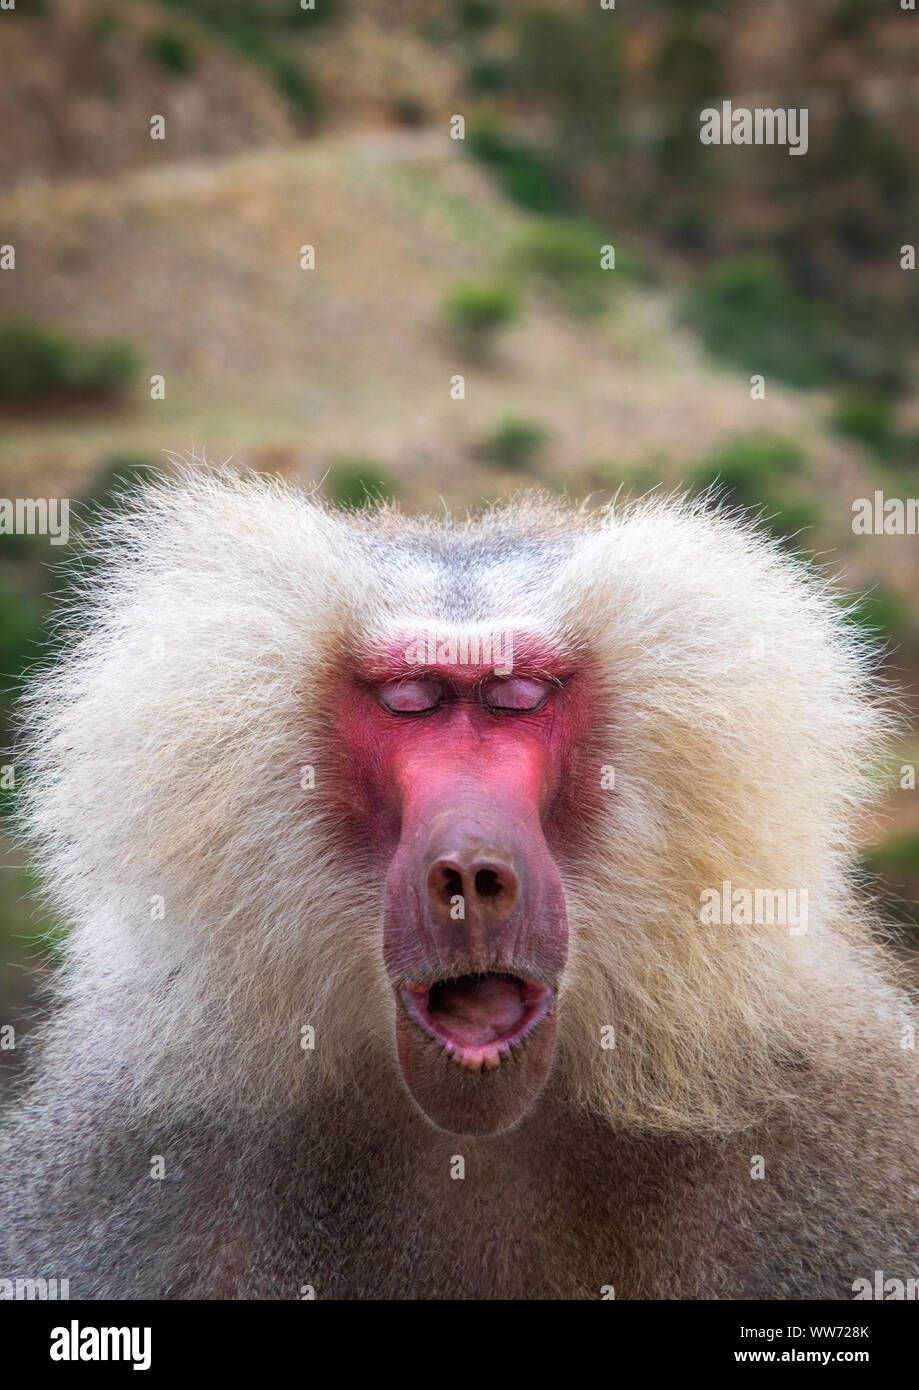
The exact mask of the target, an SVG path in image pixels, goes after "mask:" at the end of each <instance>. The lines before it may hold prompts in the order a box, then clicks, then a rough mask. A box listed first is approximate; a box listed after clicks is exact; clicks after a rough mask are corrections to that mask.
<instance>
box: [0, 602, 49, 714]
mask: <svg viewBox="0 0 919 1390" xmlns="http://www.w3.org/2000/svg"><path fill="white" fill-rule="evenodd" d="M42 616H43V615H42V606H41V604H40V603H39V601H38V600H37V599H34V598H32V597H31V596H30V595H28V594H23V593H21V592H19V591H17V590H13V589H10V588H7V587H6V586H5V585H2V584H0V703H6V702H7V700H8V699H9V697H10V694H11V687H12V688H13V692H14V691H15V687H16V685H17V684H18V682H19V679H20V677H21V676H22V674H23V672H24V671H25V670H27V668H28V667H29V666H30V665H31V664H32V662H33V661H35V659H36V658H37V657H38V655H39V647H38V643H39V641H40V639H41V635H42Z"/></svg>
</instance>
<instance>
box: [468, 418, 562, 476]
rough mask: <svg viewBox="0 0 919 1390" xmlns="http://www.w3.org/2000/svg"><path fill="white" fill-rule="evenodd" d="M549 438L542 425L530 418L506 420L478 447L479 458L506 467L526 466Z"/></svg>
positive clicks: (517, 467)
mask: <svg viewBox="0 0 919 1390" xmlns="http://www.w3.org/2000/svg"><path fill="white" fill-rule="evenodd" d="M548 438H549V434H548V431H547V430H545V429H543V427H542V425H537V424H534V423H533V422H532V421H530V420H504V421H503V422H502V423H501V424H500V425H499V426H498V428H497V429H496V430H495V432H494V433H493V434H491V435H489V437H488V438H487V439H484V440H483V441H482V443H481V444H480V445H479V446H478V448H477V449H476V453H477V454H478V456H479V458H482V459H488V460H489V461H490V462H492V463H500V464H503V465H504V467H505V468H511V469H519V468H526V467H527V466H528V465H529V464H532V463H533V461H534V459H535V457H536V455H537V454H538V453H539V451H540V450H541V449H542V448H543V446H544V445H545V444H546V442H547V440H548Z"/></svg>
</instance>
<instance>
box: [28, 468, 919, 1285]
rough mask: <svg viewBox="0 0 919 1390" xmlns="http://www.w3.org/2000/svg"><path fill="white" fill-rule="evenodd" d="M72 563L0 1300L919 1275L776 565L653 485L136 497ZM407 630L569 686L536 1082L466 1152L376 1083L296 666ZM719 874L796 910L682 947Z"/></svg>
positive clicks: (828, 694)
mask: <svg viewBox="0 0 919 1390" xmlns="http://www.w3.org/2000/svg"><path fill="white" fill-rule="evenodd" d="M105 549H106V553H107V555H108V557H109V559H108V568H107V569H106V570H104V571H103V572H102V577H101V578H99V577H97V578H96V579H95V580H94V581H93V583H92V586H91V592H90V593H89V594H88V595H87V596H86V602H85V603H84V604H82V605H81V606H80V607H79V609H78V615H79V616H78V623H77V630H76V632H75V636H74V638H73V641H72V643H71V645H70V647H69V650H68V651H67V653H66V654H65V656H64V657H63V659H62V660H60V661H59V662H58V664H57V665H56V667H55V668H54V669H53V670H52V671H50V672H49V673H48V674H46V675H45V676H43V677H42V678H40V679H38V680H36V682H35V684H34V686H33V689H32V692H31V695H30V697H29V700H28V705H27V710H26V716H25V725H26V727H25V740H26V749H27V758H28V762H29V776H28V790H27V794H26V806H25V810H24V812H23V816H24V828H25V830H26V833H27V835H28V838H29V842H30V844H31V845H32V847H33V849H34V848H36V847H37V852H38V855H39V860H40V863H41V865H42V867H43V871H44V874H45V876H46V881H47V883H48V884H49V885H50V892H51V895H52V898H53V901H54V904H55V907H56V909H57V911H58V912H59V914H60V916H61V917H62V919H64V920H65V921H68V922H72V923H73V924H74V930H73V932H72V934H71V935H70V937H69V940H68V947H67V961H66V964H65V967H64V969H63V970H62V972H61V974H60V979H59V995H60V999H59V1004H58V1008H57V1010H56V1011H55V1015H54V1017H53V1020H52V1021H51V1023H50V1025H49V1027H48V1028H47V1029H46V1036H45V1038H44V1041H43V1043H42V1046H41V1051H40V1055H39V1061H38V1063H37V1065H36V1068H35V1070H34V1080H33V1082H32V1085H31V1089H30V1090H29V1091H28V1093H27V1094H26V1095H25V1096H24V1097H23V1098H22V1100H21V1102H20V1104H19V1106H18V1107H17V1108H16V1110H15V1111H14V1113H13V1114H12V1116H11V1117H10V1118H9V1119H8V1122H7V1126H6V1130H5V1133H4V1136H3V1142H2V1145H0V1181H2V1184H3V1194H2V1198H0V1221H2V1225H0V1276H12V1275H19V1276H31V1277H34V1276H40V1275H45V1276H49V1277H54V1276H69V1277H70V1279H71V1292H72V1294H73V1296H74V1297H81V1296H88V1297H94V1296H102V1295H108V1296H113V1297H140V1296H152V1297H170V1296H171V1297H221V1296H243V1297H246V1296H248V1297H270V1298H297V1297H299V1296H300V1295H301V1289H302V1288H303V1287H304V1286H312V1287H313V1288H315V1291H316V1294H317V1296H319V1297H335V1296H343V1297H419V1296H420V1297H426V1296H448V1297H449V1296H456V1297H473V1298H476V1297H494V1296H510V1297H525V1298H533V1297H568V1296H585V1297H589V1298H597V1297H599V1296H600V1290H601V1288H602V1287H603V1286H606V1285H613V1286H614V1287H615V1289H616V1296H617V1297H620V1298H628V1297H658V1298H678V1297H733V1298H738V1297H752V1296H762V1297H775V1298H798V1297H808V1296H827V1297H835V1298H851V1297H852V1283H853V1281H854V1280H855V1279H856V1278H859V1277H863V1276H868V1277H871V1276H872V1275H873V1272H874V1271H875V1270H876V1269H882V1270H884V1271H885V1274H886V1275H888V1276H890V1275H896V1276H898V1277H900V1278H905V1277H915V1276H917V1275H919V1235H917V1228H919V1221H917V1210H916V1199H917V1189H916V1180H915V1176H914V1173H915V1162H916V1138H917V1134H919V1103H917V1089H916V1079H917V1076H916V1072H917V1064H916V1053H915V1051H912V1050H909V1049H908V1048H905V1047H904V1046H903V1045H902V1039H903V1026H904V1023H905V1022H906V1021H907V1020H908V1018H909V1012H908V1008H909V1006H908V1003H907V1000H906V997H905V995H904V994H903V993H902V992H901V991H900V989H899V988H898V986H897V983H896V981H895V979H894V978H893V977H892V973H891V972H892V967H891V966H890V964H889V962H888V957H887V954H886V952H885V950H884V948H882V947H881V946H878V945H877V944H875V942H874V940H873V935H872V929H871V921H870V917H869V915H868V913H867V911H866V909H865V907H864V906H863V905H862V904H861V903H860V902H859V900H858V897H857V895H856V893H855V891H854V889H853V885H852V882H851V879H850V863H851V856H852V849H853V826H854V823H855V819H856V816H857V814H858V813H859V811H860V810H861V808H862V807H863V805H864V803H865V801H866V799H867V798H869V797H870V796H871V795H872V794H873V790H874V788H873V780H872V769H873V768H875V767H876V766H877V764H878V762H879V759H880V755H881V752H882V748H883V740H884V738H885V736H886V733H887V731H888V723H889V720H888V716H887V715H885V713H884V711H883V707H882V705H881V704H880V702H879V700H878V697H877V692H876V691H875V689H874V685H873V679H872V676H871V674H870V661H869V660H868V659H867V658H866V656H865V655H864V653H863V652H861V651H860V650H859V647H858V646H857V643H856V639H855V637H854V633H853V629H852V628H851V627H850V626H848V625H847V624H845V623H844V622H843V621H842V619H841V616H840V612H839V609H838V607H837V605H836V604H835V603H834V602H832V600H831V598H830V597H829V596H828V595H827V594H826V593H825V592H824V591H823V589H822V587H821V586H820V585H819V583H818V582H817V581H815V580H814V579H813V578H812V577H810V576H809V575H808V574H807V573H806V572H805V570H804V569H803V567H801V566H799V565H798V564H797V563H796V562H795V561H794V560H792V559H789V558H787V557H786V556H784V555H782V554H780V553H778V552H777V551H776V550H775V549H774V548H773V547H772V546H771V545H770V544H769V543H768V542H766V541H763V540H762V539H760V538H759V537H758V536H757V535H756V534H755V533H754V532H753V530H751V529H750V528H749V527H746V526H743V525H741V524H738V523H737V522H736V521H734V520H732V519H730V518H728V517H725V516H722V515H718V514H714V513H712V512H711V511H707V510H705V509H704V508H700V507H696V508H693V507H690V506H687V505H684V504H681V503H665V502H651V503H645V504H641V505H637V506H634V507H627V508H623V509H612V510H610V511H609V512H605V513H601V514H593V515H589V514H586V513H583V512H580V511H575V510H571V509H567V508H564V507H561V506H558V505H556V504H553V503H549V502H545V501H540V500H535V501H527V502H524V503H522V504H515V505H512V506H510V507H508V508H506V509H499V510H497V511H495V512H493V513H490V514H488V515H486V516H484V517H482V518H479V519H477V520H474V521H470V522H457V521H452V520H449V519H448V520H443V521H435V520H424V519H423V520H412V519H406V518H403V517H401V516H400V515H398V514H397V513H395V512H392V511H389V510H386V509H382V510H378V511H375V512H372V513H369V514H341V513H338V514H336V513H332V512H329V511H327V510H325V509H323V508H322V507H321V506H320V505H318V504H317V503H315V502H314V501H312V500H309V499H308V498H305V497H304V496H302V495H300V494H298V493H296V492H293V491H288V490H286V489H284V488H283V487H281V486H279V485H276V484H268V483H264V482H259V481H255V480H251V479H249V480H239V479H234V478H232V477H230V476H228V475H226V474H222V475H219V476H209V477H202V476H200V475H199V476H192V475H190V474H187V475H186V476H185V477H184V479H183V480H182V481H181V482H180V483H179V484H175V483H170V484H164V485H162V486H159V487H155V488H153V489H151V490H149V491H148V492H147V493H146V494H145V495H144V496H143V498H142V500H141V501H140V503H139V504H137V505H136V507H134V508H132V509H130V510H128V511H126V512H125V513H124V514H123V515H121V516H119V517H117V518H116V519H114V520H113V521H112V522H111V523H110V525H109V528H108V533H107V538H106V542H105ZM426 622H433V623H437V624H440V625H443V624H449V623H453V622H457V623H460V624H464V625H468V624H472V623H482V622H485V623H488V624H489V625H493V626H494V627H496V628H507V627H508V626H513V627H519V628H526V629H527V630H529V631H533V630H537V631H540V632H545V633H546V634H547V635H549V636H550V637H551V638H553V639H554V640H555V641H557V642H558V643H559V644H560V645H561V646H562V647H563V648H565V649H566V650H569V651H572V652H576V653H579V654H580V656H581V658H582V659H583V660H584V661H586V662H589V663H590V665H591V667H592V669H593V671H594V673H595V675H596V679H597V683H598V688H599V689H600V690H601V691H602V701H601V703H602V716H603V717H602V720H600V721H599V722H598V725H597V728H596V730H595V731H594V735H593V737H594V743H595V746H594V747H593V749H592V754H591V755H592V759H593V765H594V769H595V776H596V786H595V787H591V788H590V789H585V795H584V806H585V811H584V817H583V824H582V825H580V826H578V827H576V829H577V832H578V833H577V836H576V843H575V846H574V848H573V849H572V850H571V852H570V853H569V854H568V855H567V858H566V860H565V861H564V862H560V864H559V867H560V870H561V872H562V876H563V881H564V885H565V891H566V897H567V902H568V916H569V923H570V932H571V949H570V957H569V962H568V967H567V970H566V974H565V978H564V981H563V986H562V990H561V994H560V999H559V1046H558V1051H557V1055H556V1059H555V1064H554V1068H553V1071H552V1074H551V1076H550V1079H549V1082H548V1084H547V1086H546V1089H545V1091H544V1092H543V1094H542V1096H541V1097H540V1098H539V1100H538V1101H537V1102H536V1104H535V1105H534V1106H533V1108H532V1109H531V1111H530V1112H529V1113H528V1114H527V1115H526V1116H525V1117H524V1119H523V1120H522V1122H521V1123H520V1124H519V1125H517V1126H516V1127H515V1128H514V1129H512V1130H511V1131H508V1132H507V1133H505V1134H503V1135H500V1136H498V1137H494V1138H488V1139H478V1140H475V1139H459V1138H457V1137H456V1136H450V1135H447V1134H443V1133H441V1132H439V1131H437V1130H435V1129H434V1128H433V1127H432V1126H431V1125H430V1124H429V1123H428V1122H427V1121H426V1120H425V1119H424V1117H423V1116H422V1115H421V1114H420V1112H419V1111H418V1110H417V1109H416V1108H415V1106H414V1104H413V1102H412V1101H411V1100H410V1098H409V1097H408V1096H407V1094H406V1093H405V1091H404V1088H403V1086H402V1084H401V1080H400V1078H399V1073H398V1069H397V1065H396V1061H395V1056H394V1047H393V998H392V991H391V989H390V987H389V985H388V983H387V980H386V978H385V975H384V971H383V966H382V961H381V940H380V912H381V895H382V887H383V879H384V876H385V869H386V866H385V864H383V863H381V862H380V861H379V854H378V852H377V851H375V848H374V846H373V845H369V844H368V845H366V846H365V847H364V848H363V850H362V851H361V852H357V851H356V850H355V848H354V847H353V846H352V847H350V848H349V847H348V846H347V845H346V844H344V843H343V842H342V837H341V835H340V834H339V833H338V826H339V825H340V823H341V815H342V806H343V805H344V804H346V803H347V798H348V781H347V769H343V768H342V766H341V763H340V760H339V759H338V758H337V757H336V751H335V749H334V748H333V747H332V744H331V738H330V726H331V713H332V711H331V710H330V708H329V705H330V700H331V699H332V698H333V695H332V691H333V689H334V686H333V682H332V680H331V673H334V672H336V671H338V670H340V669H341V667H342V664H343V663H345V662H347V660H348V658H349V656H351V655H353V654H354V653H356V652H363V651H369V650H372V649H373V648H374V647H375V645H377V644H379V643H381V642H385V641H386V638H387V634H389V633H392V632H395V631H396V630H401V631H404V630H405V628H406V626H407V625H411V624H417V623H426ZM305 764H309V765H311V766H313V767H314V768H315V778H316V785H315V788H313V789H311V790H310V789H304V787H303V786H302V785H301V769H302V767H303V766H304V765H305ZM608 767H612V768H613V769H615V785H614V787H613V788H611V789H605V790H603V791H602V792H601V794H600V796H599V797H598V796H597V795H596V794H595V793H596V787H599V786H600V785H601V779H602V777H603V769H604V768H608ZM588 807H590V810H589V813H588V809H587V808H588ZM726 879H728V880H730V881H731V882H732V883H733V884H734V885H735V886H738V885H739V886H749V887H751V888H752V887H766V888H789V887H793V888H795V889H800V888H806V889H807V890H808V894H809V924H808V930H807V932H806V933H804V934H803V935H793V934H790V933H789V932H788V930H787V928H784V927H781V926H731V925H725V926H704V925H702V924H701V923H700V918H699V911H700V892H701V891H702V890H703V889H705V888H711V887H716V888H720V886H721V884H722V881H723V880H726ZM157 895H161V897H162V899H163V900H164V915H163V916H162V919H161V920H160V918H159V915H158V913H157V912H156V907H155V903H154V900H155V898H156V896H157ZM305 1023H312V1024H314V1026H315V1029H316V1046H315V1049H314V1050H304V1049H303V1048H302V1047H301V1046H300V1040H301V1028H302V1026H303V1024H305ZM610 1024H612V1025H614V1026H615V1029H616V1047H615V1048H614V1049H612V1050H606V1049H604V1048H603V1047H601V1045H600V1039H601V1030H602V1029H603V1028H604V1026H606V1025H610ZM155 1155H162V1156H163V1157H164V1158H165V1162H166V1176H165V1178H164V1179H163V1180H160V1181H157V1180H155V1179H153V1178H151V1176H150V1169H151V1163H152V1161H153V1158H154V1156H155ZM454 1155H462V1156H463V1158H464V1159H465V1178H464V1179H463V1180H461V1181H459V1180H455V1179H454V1178H452V1177H451V1159H452V1157H453V1156H454ZM756 1155H760V1156H762V1158H763V1159H764V1160H765V1177H764V1178H763V1179H762V1180H754V1179H753V1178H751V1162H752V1160H753V1157H754V1156H756Z"/></svg>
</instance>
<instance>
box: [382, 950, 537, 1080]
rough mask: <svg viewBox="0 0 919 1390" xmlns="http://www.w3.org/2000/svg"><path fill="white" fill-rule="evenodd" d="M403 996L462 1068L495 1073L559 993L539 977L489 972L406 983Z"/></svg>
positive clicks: (415, 1017)
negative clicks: (528, 978)
mask: <svg viewBox="0 0 919 1390" xmlns="http://www.w3.org/2000/svg"><path fill="white" fill-rule="evenodd" d="M400 998H401V999H402V1003H403V1004H404V1005H405V1009H406V1012H407V1013H408V1015H409V1017H410V1018H411V1019H413V1020H414V1022H415V1023H417V1024H418V1025H419V1027H421V1028H423V1029H424V1031H425V1032H426V1033H428V1034H429V1035H430V1036H431V1037H432V1038H435V1039H436V1040H437V1041H438V1042H439V1043H441V1044H442V1046H443V1049H444V1051H445V1053H446V1054H447V1055H448V1056H449V1057H450V1058H451V1060H452V1061H454V1062H455V1063H456V1064H457V1065H458V1066H461V1067H464V1068H466V1069H467V1070H469V1071H480V1070H482V1068H485V1069H486V1070H488V1071H493V1070H494V1069H495V1068H496V1067H498V1066H500V1065H501V1059H502V1057H503V1056H505V1055H506V1054H507V1053H509V1052H510V1051H511V1049H512V1048H514V1047H517V1046H519V1044H520V1043H522V1042H523V1041H524V1039H525V1038H527V1037H528V1036H529V1035H530V1034H531V1033H532V1032H533V1031H534V1029H536V1028H538V1027H539V1024H540V1023H541V1022H542V1021H543V1019H544V1018H545V1017H546V1015H547V1014H548V1013H549V1012H550V1011H551V1009H552V1003H553V1000H554V998H555V993H554V991H553V990H552V989H550V988H549V986H548V985H544V984H540V983H539V982H538V981H536V980H526V979H524V978H522V977H521V976H519V975H511V974H500V973H498V972H497V971H488V972H486V973H484V974H472V975H455V976H450V977H448V978H446V979H442V980H434V981H432V982H430V983H427V984H417V985H404V986H403V987H402V989H401V990H400Z"/></svg>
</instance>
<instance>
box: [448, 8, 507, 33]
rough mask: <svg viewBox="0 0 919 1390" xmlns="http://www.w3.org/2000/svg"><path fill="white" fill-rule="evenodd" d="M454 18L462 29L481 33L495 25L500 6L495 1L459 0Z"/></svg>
mask: <svg viewBox="0 0 919 1390" xmlns="http://www.w3.org/2000/svg"><path fill="white" fill-rule="evenodd" d="M456 17H457V19H458V20H459V23H460V24H461V25H462V27H463V28H464V29H475V30H478V31H479V32H481V31H482V30H484V29H490V28H491V27H492V25H494V24H496V23H497V21H498V20H499V19H500V17H501V6H500V5H499V4H497V3H496V0H459V3H458V4H457V6H456Z"/></svg>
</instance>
